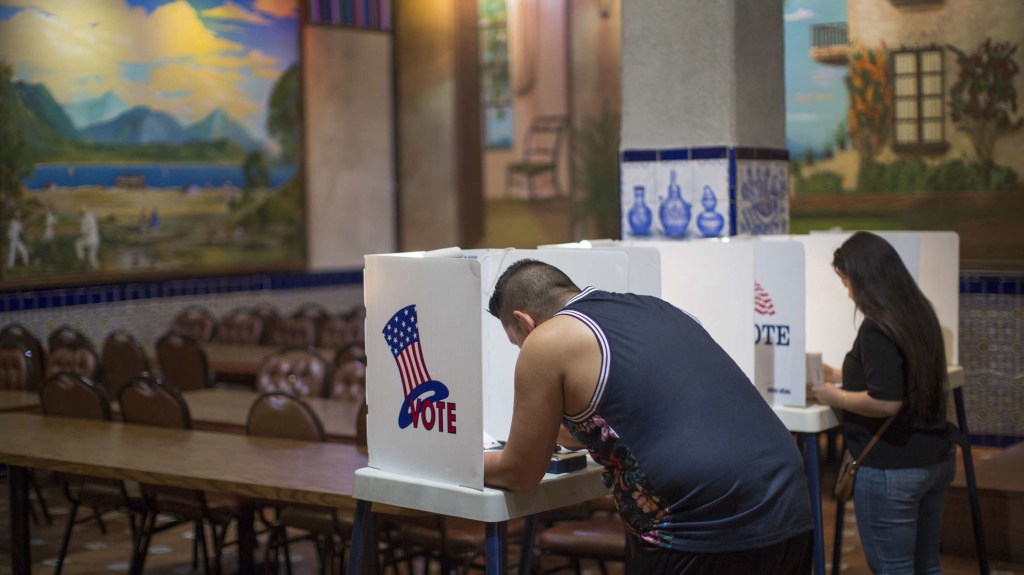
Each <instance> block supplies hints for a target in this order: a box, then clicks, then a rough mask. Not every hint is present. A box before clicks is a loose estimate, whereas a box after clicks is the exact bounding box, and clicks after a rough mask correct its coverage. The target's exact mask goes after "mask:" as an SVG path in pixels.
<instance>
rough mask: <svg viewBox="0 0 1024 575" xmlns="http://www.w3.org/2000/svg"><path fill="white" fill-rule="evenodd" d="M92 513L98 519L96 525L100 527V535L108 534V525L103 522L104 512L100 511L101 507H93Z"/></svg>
mask: <svg viewBox="0 0 1024 575" xmlns="http://www.w3.org/2000/svg"><path fill="white" fill-rule="evenodd" d="M92 512H93V514H94V517H95V519H96V524H97V525H99V526H100V533H102V534H104V535H106V534H107V525H106V523H104V522H103V512H101V511H100V509H99V507H93V508H92Z"/></svg>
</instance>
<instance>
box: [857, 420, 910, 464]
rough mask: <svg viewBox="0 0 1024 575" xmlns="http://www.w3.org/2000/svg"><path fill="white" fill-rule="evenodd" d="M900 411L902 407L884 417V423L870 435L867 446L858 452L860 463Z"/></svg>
mask: <svg viewBox="0 0 1024 575" xmlns="http://www.w3.org/2000/svg"><path fill="white" fill-rule="evenodd" d="M900 411H902V409H901V410H899V411H897V412H896V413H894V414H892V415H890V416H889V419H886V420H885V423H883V424H882V427H879V428H878V431H876V432H875V436H874V437H872V438H871V441H869V442H868V444H867V446H866V447H864V451H861V452H860V462H861V463H862V462H863V461H864V458H865V457H867V455H868V452H869V451H871V448H872V447H874V446H875V444H876V443H878V438H880V437H882V434H883V433H885V430H886V429H889V425H890V424H892V422H893V420H894V419H896V416H897V415H899V414H900Z"/></svg>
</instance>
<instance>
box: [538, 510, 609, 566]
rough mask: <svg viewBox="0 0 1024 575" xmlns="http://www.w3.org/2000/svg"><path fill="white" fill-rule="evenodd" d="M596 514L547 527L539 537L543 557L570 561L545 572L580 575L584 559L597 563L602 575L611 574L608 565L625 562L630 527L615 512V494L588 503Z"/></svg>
mask: <svg viewBox="0 0 1024 575" xmlns="http://www.w3.org/2000/svg"><path fill="white" fill-rule="evenodd" d="M588 507H589V508H590V510H591V512H592V515H591V516H590V517H589V518H586V519H580V520H575V521H561V522H557V523H555V524H554V525H552V526H550V527H547V528H545V529H543V530H541V532H540V533H539V535H538V536H537V549H538V550H539V552H540V554H541V557H544V556H556V557H562V558H565V559H566V565H565V566H564V567H556V568H554V569H549V570H547V571H544V572H545V573H552V572H556V571H562V570H565V569H572V570H573V572H574V573H575V574H576V575H580V574H581V573H582V571H581V562H582V561H583V560H590V561H595V562H597V564H598V568H599V569H600V570H601V573H602V575H608V568H607V566H606V565H605V563H607V562H617V563H623V562H625V559H626V526H625V524H623V523H622V519H620V518H619V515H618V512H617V511H616V510H615V503H614V499H613V498H612V496H611V495H607V496H605V497H601V498H598V499H595V500H592V501H590V502H588Z"/></svg>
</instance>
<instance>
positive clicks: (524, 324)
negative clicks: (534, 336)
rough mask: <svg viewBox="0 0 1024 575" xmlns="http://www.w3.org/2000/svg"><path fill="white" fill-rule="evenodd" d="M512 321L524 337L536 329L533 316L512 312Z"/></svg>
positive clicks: (516, 311)
mask: <svg viewBox="0 0 1024 575" xmlns="http://www.w3.org/2000/svg"><path fill="white" fill-rule="evenodd" d="M512 320H513V321H515V322H516V325H518V326H519V329H520V330H522V332H523V333H524V334H526V335H529V334H530V332H532V331H533V330H534V329H536V327H537V322H536V321H535V320H534V319H533V316H531V315H530V314H528V313H526V312H524V311H519V310H515V311H513V312H512Z"/></svg>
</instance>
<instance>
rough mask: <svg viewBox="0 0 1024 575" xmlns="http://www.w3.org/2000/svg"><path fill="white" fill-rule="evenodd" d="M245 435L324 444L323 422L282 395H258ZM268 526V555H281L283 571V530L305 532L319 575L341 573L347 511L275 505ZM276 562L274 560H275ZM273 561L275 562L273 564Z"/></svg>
mask: <svg viewBox="0 0 1024 575" xmlns="http://www.w3.org/2000/svg"><path fill="white" fill-rule="evenodd" d="M246 433H247V434H249V435H253V436H258V437H277V438H282V439H293V440H299V441H319V442H322V441H326V434H325V432H324V426H323V423H322V422H321V421H320V418H319V417H317V415H316V413H315V412H314V411H313V410H312V409H310V407H309V406H308V405H306V404H305V403H304V402H303V401H302V400H301V399H300V398H297V397H295V396H293V395H290V394H288V393H285V392H279V391H275V392H270V393H264V394H261V395H260V396H259V397H257V398H256V400H255V401H254V402H253V404H252V407H251V408H250V409H249V416H248V418H247V421H246ZM265 521H267V522H269V524H270V525H271V538H270V541H269V542H268V544H267V550H268V553H270V552H274V553H275V555H276V553H277V551H278V550H280V551H283V553H284V562H285V568H286V570H287V572H288V573H289V575H290V574H291V572H292V571H291V553H290V551H289V543H290V542H292V541H294V539H291V540H290V539H289V538H288V534H287V529H289V528H290V529H298V530H302V531H305V532H306V533H308V534H309V535H308V536H309V537H310V538H312V539H313V540H314V541H315V542H316V545H317V551H318V554H319V555H320V566H321V568H320V570H321V573H325V572H327V570H328V569H330V570H331V572H338V573H343V572H344V565H345V547H346V546H347V544H348V542H349V541H350V540H351V538H352V528H353V524H354V518H353V515H352V513H351V512H343V511H341V510H339V509H336V508H333V507H323V506H320V505H314V504H308V505H298V504H289V505H278V506H275V507H274V518H273V519H270V520H267V519H265ZM275 559H276V557H275ZM275 562H276V561H275Z"/></svg>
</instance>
